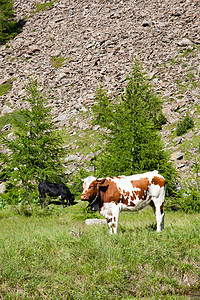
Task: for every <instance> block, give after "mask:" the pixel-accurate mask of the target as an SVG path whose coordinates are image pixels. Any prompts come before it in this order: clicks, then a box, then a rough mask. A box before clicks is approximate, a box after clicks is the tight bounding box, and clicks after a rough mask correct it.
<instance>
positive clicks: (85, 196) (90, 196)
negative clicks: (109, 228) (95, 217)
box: [81, 178, 106, 211]
mask: <svg viewBox="0 0 200 300" xmlns="http://www.w3.org/2000/svg"><path fill="white" fill-rule="evenodd" d="M105 181H106V178H103V179H95V180H93V181H92V182H91V183H90V184H89V185H88V187H86V188H85V189H84V187H83V193H82V195H81V200H83V201H88V202H89V203H90V204H89V205H90V206H91V209H92V210H98V211H99V204H100V200H101V199H100V198H101V195H100V190H101V188H102V184H103V183H104V182H105Z"/></svg>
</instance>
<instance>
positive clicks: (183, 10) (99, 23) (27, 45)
mask: <svg viewBox="0 0 200 300" xmlns="http://www.w3.org/2000/svg"><path fill="white" fill-rule="evenodd" d="M14 3H15V9H16V13H17V18H18V19H26V23H25V25H24V27H23V31H22V32H21V33H20V34H19V35H18V36H17V37H16V38H15V39H13V40H11V41H10V42H9V43H7V45H4V46H1V47H0V70H1V72H0V85H3V84H4V83H6V82H12V88H11V89H10V90H9V91H8V93H7V94H5V95H2V96H1V98H0V99H1V105H0V113H1V115H4V114H6V113H8V112H10V111H13V110H15V109H18V108H20V107H21V106H22V105H24V104H23V103H22V101H21V100H22V99H23V97H24V95H25V90H24V87H25V85H26V83H27V81H28V79H29V78H30V76H32V77H37V78H38V81H39V82H40V83H41V85H42V89H43V90H44V91H45V93H46V95H47V97H48V99H49V105H51V106H52V113H53V115H54V120H55V121H56V122H57V123H58V126H66V127H67V126H69V118H71V117H72V116H74V120H75V123H74V126H79V125H77V124H79V114H80V112H81V111H85V110H87V109H89V108H90V107H91V105H92V104H93V102H94V94H95V89H96V88H97V86H98V85H99V84H100V83H101V82H102V83H103V84H104V86H105V88H106V89H107V91H108V93H109V95H110V96H111V97H112V96H113V95H114V94H115V93H116V92H119V91H120V90H121V89H122V88H123V86H124V85H123V84H124V81H125V78H126V76H127V75H128V74H129V72H130V70H131V66H132V65H133V61H134V60H135V58H137V59H138V60H140V61H141V62H142V64H143V67H144V69H145V70H146V71H147V73H148V74H149V76H150V78H151V79H152V83H153V84H154V86H155V91H156V92H158V93H160V94H161V97H162V98H163V100H164V105H163V112H164V114H165V116H166V118H167V121H168V124H167V125H166V126H165V127H164V128H163V130H162V137H163V140H164V141H165V144H166V148H168V149H169V150H170V152H171V153H172V160H175V163H176V165H177V167H178V168H179V169H180V172H182V175H183V174H187V172H191V167H192V166H193V164H194V161H195V156H199V152H198V149H197V144H195V145H193V142H192V141H193V137H194V136H195V138H196V137H198V135H199V128H200V127H198V124H199V122H198V121H199V119H198V117H199V116H198V114H197V112H198V109H197V108H198V105H199V88H200V82H199V73H200V47H199V45H200V25H199V13H200V2H199V1H198V0H186V1H182V0H178V1H175V0H171V1H167V0H164V1H161V0H151V1H142V0H141V1H140V0H139V1H138V0H124V1H120V0H118V1H114V0H113V1H102V0H100V1H89V0H85V1H72V0H58V1H51V2H49V1H44V0H43V1H42V0H40V1H36V0H30V1H27V0H21V1H18V0H15V1H14ZM36 3H38V4H39V3H41V4H44V3H46V4H47V6H46V7H45V8H44V6H43V10H38V12H35V13H33V12H34V11H36V7H35V4H36ZM50 4H51V5H50ZM38 8H40V7H38ZM41 8H42V7H41ZM59 59H60V61H59ZM59 63H60V65H59ZM56 64H57V65H56ZM186 111H189V112H190V113H191V114H192V115H193V116H194V117H195V118H196V119H197V122H196V123H195V129H194V131H193V132H190V133H189V134H187V135H185V136H184V137H182V138H178V139H175V140H170V134H171V131H170V130H171V129H170V128H173V126H175V124H176V122H177V120H178V119H179V118H180V117H181V116H183V115H184V114H185V113H186ZM85 121H87V120H85ZM81 124H82V125H81V126H82V127H84V121H82V123H81ZM170 125H171V127H170ZM188 139H189V140H190V141H191V143H190V146H189V148H190V149H189V152H190V153H191V157H192V158H191V159H189V158H188V157H184V153H182V152H181V153H180V151H179V150H180V149H179V145H180V144H181V143H183V141H184V140H188Z"/></svg>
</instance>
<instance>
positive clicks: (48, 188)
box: [38, 181, 74, 208]
mask: <svg viewBox="0 0 200 300" xmlns="http://www.w3.org/2000/svg"><path fill="white" fill-rule="evenodd" d="M38 191H39V197H40V202H41V207H42V208H43V207H44V200H45V198H46V195H48V196H50V197H58V196H61V203H62V205H63V207H65V206H69V205H71V204H73V202H74V195H73V194H71V192H70V190H69V188H68V187H67V186H66V185H65V184H63V183H52V182H48V181H43V182H40V183H39V185H38ZM65 200H66V203H65Z"/></svg>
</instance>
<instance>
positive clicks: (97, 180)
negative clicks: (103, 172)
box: [96, 178, 106, 185]
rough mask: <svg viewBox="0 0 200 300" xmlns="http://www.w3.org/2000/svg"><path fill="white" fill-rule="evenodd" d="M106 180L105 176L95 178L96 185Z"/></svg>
mask: <svg viewBox="0 0 200 300" xmlns="http://www.w3.org/2000/svg"><path fill="white" fill-rule="evenodd" d="M105 181H106V178H102V179H96V182H97V184H98V185H100V184H103V183H104V182H105Z"/></svg>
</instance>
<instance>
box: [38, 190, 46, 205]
mask: <svg viewBox="0 0 200 300" xmlns="http://www.w3.org/2000/svg"><path fill="white" fill-rule="evenodd" d="M39 198H40V203H41V208H42V209H43V208H44V201H45V194H41V193H40V194H39Z"/></svg>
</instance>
